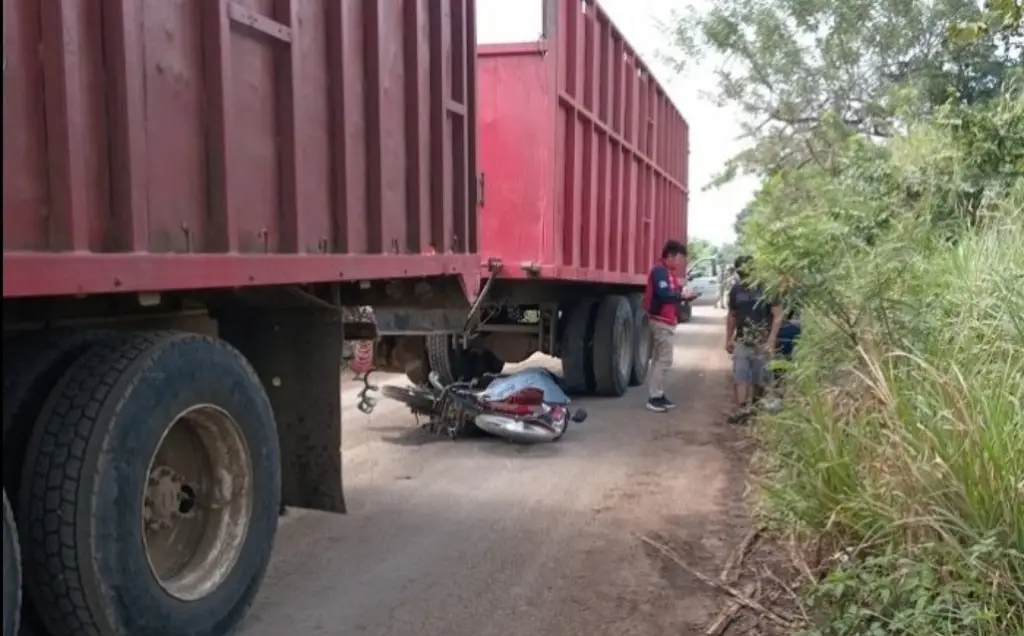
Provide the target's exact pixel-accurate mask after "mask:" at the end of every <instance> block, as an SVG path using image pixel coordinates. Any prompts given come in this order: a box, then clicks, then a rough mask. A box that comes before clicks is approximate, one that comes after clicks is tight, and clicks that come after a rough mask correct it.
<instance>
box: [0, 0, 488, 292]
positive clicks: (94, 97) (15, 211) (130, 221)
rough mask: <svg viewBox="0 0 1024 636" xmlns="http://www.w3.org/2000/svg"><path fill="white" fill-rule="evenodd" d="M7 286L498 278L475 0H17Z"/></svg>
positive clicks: (472, 282) (9, 95)
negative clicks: (479, 123) (482, 183)
mask: <svg viewBox="0 0 1024 636" xmlns="http://www.w3.org/2000/svg"><path fill="white" fill-rule="evenodd" d="M3 11H4V14H3V20H4V55H5V61H6V69H5V71H4V78H3V79H4V118H3V121H4V136H3V144H4V151H3V152H4V176H3V185H4V191H3V206H4V208H3V241H4V297H5V298H8V297H20V296H50V295H62V294H89V293H102V292H117V291H143V290H145V291H150V290H154V291H158V290H175V289H199V288H218V287H234V286H246V285H252V284H289V283H306V282H320V281H323V282H327V281H339V280H367V279H379V278H391V277H420V276H439V275H446V276H459V277H461V278H462V280H463V285H464V287H465V289H466V290H467V292H468V293H470V294H472V293H475V291H476V289H477V287H478V281H479V275H480V274H479V263H480V259H479V256H478V255H477V254H476V252H477V226H476V223H477V220H476V204H477V201H476V198H477V180H476V174H477V172H476V161H477V159H476V127H475V125H474V121H475V117H476V103H475V95H476V84H475V65H476V61H475V54H474V52H475V25H474V20H475V14H474V3H473V0H402V1H395V0H360V1H352V2H339V1H337V0H235V1H229V0H95V1H83V0H5V2H4V4H3Z"/></svg>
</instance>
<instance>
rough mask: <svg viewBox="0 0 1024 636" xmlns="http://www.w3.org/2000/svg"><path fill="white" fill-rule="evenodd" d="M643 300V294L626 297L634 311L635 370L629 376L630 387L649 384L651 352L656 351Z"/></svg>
mask: <svg viewBox="0 0 1024 636" xmlns="http://www.w3.org/2000/svg"><path fill="white" fill-rule="evenodd" d="M643 298H644V297H643V295H642V294H630V295H629V296H626V299H627V300H629V305H630V307H632V309H633V370H632V372H631V373H630V374H629V385H630V386H642V385H643V384H644V383H645V382H647V375H648V373H649V372H650V370H651V352H652V351H653V350H654V340H653V338H654V335H653V333H652V332H651V323H650V320H649V319H648V318H647V312H646V311H645V310H644V306H643Z"/></svg>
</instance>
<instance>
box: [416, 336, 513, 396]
mask: <svg viewBox="0 0 1024 636" xmlns="http://www.w3.org/2000/svg"><path fill="white" fill-rule="evenodd" d="M427 361H428V362H429V363H430V370H431V371H436V372H437V375H438V377H439V378H440V380H441V383H442V384H444V385H446V386H447V385H449V384H451V383H452V382H460V381H462V382H465V381H468V380H473V379H475V378H479V377H480V376H482V375H484V374H485V373H495V371H492V370H491V369H493V368H496V367H497V365H498V363H500V365H501V366H500V368H499V369H498V372H500V371H501V369H503V368H504V367H505V363H504V362H503V361H502V360H501V359H500V358H498V357H497V356H495V355H494V354H493V353H491V352H490V351H478V350H474V349H465V348H463V347H462V346H461V345H460V344H458V339H457V338H456V337H455V336H452V335H450V334H446V333H442V334H431V335H429V336H427Z"/></svg>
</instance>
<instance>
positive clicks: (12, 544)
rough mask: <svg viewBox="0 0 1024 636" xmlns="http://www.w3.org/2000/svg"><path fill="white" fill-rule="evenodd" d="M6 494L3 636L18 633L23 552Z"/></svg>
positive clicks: (5, 494) (4, 513) (5, 492)
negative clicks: (19, 545) (19, 546)
mask: <svg viewBox="0 0 1024 636" xmlns="http://www.w3.org/2000/svg"><path fill="white" fill-rule="evenodd" d="M3 494H4V504H3V505H4V512H3V515H4V516H3V524H4V536H3V542H4V546H3V557H4V631H3V636H15V634H17V633H18V618H19V615H20V614H21V550H20V549H19V548H18V529H17V527H16V526H15V525H14V514H13V513H12V512H11V503H10V502H9V501H7V490H6V489H5V490H4V491H3Z"/></svg>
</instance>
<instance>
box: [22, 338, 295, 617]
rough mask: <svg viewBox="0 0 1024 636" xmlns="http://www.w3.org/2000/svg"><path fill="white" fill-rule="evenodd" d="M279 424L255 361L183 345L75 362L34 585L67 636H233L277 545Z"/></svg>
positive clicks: (63, 393) (46, 424)
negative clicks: (134, 635) (277, 424)
mask: <svg viewBox="0 0 1024 636" xmlns="http://www.w3.org/2000/svg"><path fill="white" fill-rule="evenodd" d="M280 470H281V469H280V450H279V448H278V437H277V430H276V425H275V422H274V414H273V411H272V409H271V406H270V401H269V400H268V398H267V395H266V392H265V391H264V389H263V386H262V385H261V383H260V381H259V379H258V378H257V376H256V374H255V372H254V371H253V369H252V367H251V366H250V365H249V363H248V361H246V360H245V358H244V357H243V356H242V355H241V354H240V353H238V352H237V351H236V350H235V349H233V348H231V347H230V346H228V345H227V344H225V343H223V342H220V341H217V340H214V339H211V338H208V337H204V336H199V335H194V334H184V333H174V332H160V333H140V334H126V335H121V336H118V337H116V338H111V339H109V340H106V341H104V342H102V343H100V344H97V345H95V346H94V347H92V348H91V349H89V351H88V352H86V353H85V354H84V355H83V356H82V357H80V358H79V359H78V361H77V362H75V363H74V364H73V365H72V366H71V368H70V369H68V371H67V372H66V373H65V374H64V376H63V377H62V378H61V379H60V381H59V382H58V383H57V385H56V387H55V388H54V390H53V392H52V393H51V394H50V396H49V397H48V398H47V400H46V403H45V404H44V405H43V408H42V411H41V414H40V416H39V421H38V423H37V425H36V427H35V430H34V431H33V433H32V437H31V439H30V441H29V445H28V452H27V457H26V464H25V473H24V476H23V478H22V493H21V497H20V500H21V502H20V506H21V514H20V523H21V528H22V544H23V550H22V554H23V556H24V558H25V584H26V585H25V587H26V592H27V594H28V595H29V596H30V597H31V599H32V600H33V602H34V603H35V605H36V606H37V607H46V608H47V610H48V611H47V612H46V613H45V614H44V615H43V616H42V618H43V622H44V623H45V626H46V627H47V628H48V630H49V631H50V632H51V634H52V636H77V635H80V634H98V635H100V636H115V635H121V634H145V635H146V636H180V635H181V634H189V635H190V636H221V635H223V634H227V633H230V632H232V630H233V629H234V628H235V627H236V626H237V625H238V624H239V623H240V622H241V621H242V619H243V618H244V616H245V614H246V613H247V611H248V609H249V607H250V606H251V604H252V602H253V599H254V597H255V596H256V592H257V590H258V588H259V586H260V583H261V582H262V580H263V577H264V574H265V573H266V569H267V565H268V563H269V561H270V552H271V548H272V546H273V543H274V537H275V535H276V532H277V521H278V509H279V501H280V496H281V492H280V484H281V478H280Z"/></svg>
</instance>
